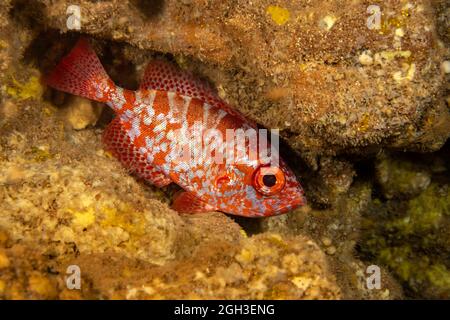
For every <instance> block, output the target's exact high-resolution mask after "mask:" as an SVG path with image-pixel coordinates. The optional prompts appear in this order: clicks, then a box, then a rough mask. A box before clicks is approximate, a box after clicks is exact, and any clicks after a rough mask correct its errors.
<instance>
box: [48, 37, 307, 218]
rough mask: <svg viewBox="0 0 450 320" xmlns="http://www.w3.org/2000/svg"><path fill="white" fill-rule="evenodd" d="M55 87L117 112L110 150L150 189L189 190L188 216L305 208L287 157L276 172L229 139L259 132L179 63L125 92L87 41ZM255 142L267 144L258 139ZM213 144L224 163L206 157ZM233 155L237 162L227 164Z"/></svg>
mask: <svg viewBox="0 0 450 320" xmlns="http://www.w3.org/2000/svg"><path fill="white" fill-rule="evenodd" d="M47 83H48V84H49V85H50V86H52V87H54V88H56V89H59V90H62V91H66V92H69V93H72V94H77V95H80V96H84V97H87V98H90V99H93V100H96V101H101V102H104V103H106V104H107V105H108V106H110V107H111V108H112V109H113V110H114V111H115V113H116V118H115V119H114V120H113V121H112V122H111V124H110V125H109V126H108V127H107V128H106V130H105V133H104V135H103V141H104V143H105V146H106V148H107V149H108V150H110V151H111V152H112V153H113V155H114V156H115V157H116V158H117V159H118V160H119V161H120V162H121V163H122V164H123V166H124V167H126V168H127V169H128V170H130V171H131V172H133V173H135V174H136V175H137V176H139V177H141V178H143V179H145V180H147V181H149V182H150V183H152V184H154V185H156V186H158V187H162V186H165V185H167V184H169V183H171V182H174V183H176V184H178V185H179V186H180V187H182V188H183V189H184V190H185V192H184V193H181V194H179V195H178V196H176V197H175V199H174V203H173V207H174V208H175V209H176V210H178V211H180V212H204V211H211V210H219V211H223V212H226V213H231V214H236V215H243V216H249V217H256V216H270V215H275V214H281V213H284V212H287V211H289V210H291V209H293V208H295V207H297V206H299V205H303V204H304V203H305V198H304V196H303V190H302V189H301V186H300V184H299V183H298V182H297V179H296V177H295V175H294V174H293V173H292V171H291V170H290V169H289V168H288V167H287V165H286V164H285V163H284V162H283V160H282V159H279V163H278V164H277V165H276V166H270V165H269V164H267V162H266V160H265V159H262V158H260V157H259V153H257V151H258V150H257V149H256V150H253V149H252V148H251V144H250V143H249V141H248V139H247V140H244V141H245V143H244V144H243V145H240V144H239V143H238V141H237V140H236V139H234V137H233V139H231V140H228V139H226V137H227V133H228V130H230V129H231V130H233V131H232V132H233V133H236V134H237V133H238V132H241V133H242V134H244V133H245V132H246V131H247V130H248V129H253V130H254V131H255V132H256V133H257V131H256V129H257V127H256V124H255V123H254V122H252V121H250V120H248V119H246V118H245V117H244V116H243V115H242V114H241V113H239V112H238V111H236V110H234V109H232V108H231V107H230V106H228V105H227V104H226V103H225V102H224V101H223V100H221V99H220V98H219V97H218V96H217V94H216V93H214V91H213V90H212V89H211V88H210V87H209V85H207V84H205V83H204V82H201V81H198V80H197V79H195V78H194V76H192V75H190V74H188V73H186V72H184V71H181V70H179V69H178V68H176V67H174V66H173V65H170V64H168V63H166V62H163V61H159V60H157V61H154V62H152V63H151V64H149V66H148V68H147V70H146V72H145V75H144V79H143V81H142V83H141V86H140V88H139V89H138V90H137V91H131V90H127V89H122V88H119V87H117V86H116V85H115V84H114V83H113V82H112V81H111V80H110V79H109V77H108V76H107V74H106V72H105V71H104V69H103V67H102V66H101V63H100V61H99V60H98V58H97V56H96V55H95V52H94V51H93V50H92V48H91V47H90V46H89V43H88V42H87V41H86V40H85V39H81V40H80V41H79V42H78V44H77V46H76V47H75V48H74V49H73V50H72V52H71V53H70V54H69V55H68V56H66V57H65V58H64V59H63V60H62V61H61V62H60V64H59V65H58V66H57V67H56V69H55V70H54V71H53V72H52V73H51V74H50V75H49V77H48V78H47ZM195 133H200V135H199V137H200V139H201V140H200V143H199V144H195V143H194V141H192V138H193V137H194V138H195V136H196V135H195ZM206 133H208V134H211V136H210V137H215V135H214V133H220V135H221V136H222V138H223V139H224V141H217V140H211V141H207V140H204V139H205V137H204V134H206ZM255 139H260V138H259V136H258V135H256V136H255ZM258 142H259V140H257V144H256V146H257V145H259V144H258ZM214 143H215V144H214ZM207 145H209V147H210V148H211V149H214V150H215V156H217V157H218V158H220V160H221V161H218V162H216V161H211V160H213V159H211V158H208V157H205V154H204V152H207V153H208V152H210V151H211V150H209V149H207V150H206V151H205V147H206V146H207ZM184 147H189V148H188V150H189V151H190V152H191V155H192V156H190V157H188V158H187V159H180V158H179V157H177V155H178V154H179V153H180V151H181V150H182V149H183V148H184ZM180 148H181V149H180ZM256 148H257V147H256ZM267 148H270V143H267ZM250 149H252V150H251V151H253V152H255V153H256V154H257V157H256V158H255V159H253V160H250V159H248V158H245V157H244V156H245V155H248V154H249V151H250ZM227 150H232V154H231V155H230V154H227ZM264 151H265V150H259V152H264ZM239 154H241V157H240V158H239V157H238V155H239ZM230 156H233V157H235V161H227V160H229V159H230ZM206 160H210V161H206Z"/></svg>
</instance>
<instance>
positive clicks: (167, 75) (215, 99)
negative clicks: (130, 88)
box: [140, 60, 256, 127]
mask: <svg viewBox="0 0 450 320" xmlns="http://www.w3.org/2000/svg"><path fill="white" fill-rule="evenodd" d="M140 89H154V90H161V91H174V92H177V93H178V94H181V95H184V96H189V97H192V98H196V99H199V100H201V101H204V102H206V103H208V104H210V105H211V106H213V107H216V108H220V109H222V110H224V111H226V112H227V113H229V114H231V115H233V116H235V117H237V118H238V119H240V120H242V121H244V122H247V123H249V124H250V125H251V126H254V127H256V124H255V123H254V122H253V121H252V120H249V119H247V118H245V117H244V115H243V114H242V113H240V112H239V111H237V110H235V109H233V108H232V107H230V106H229V105H228V104H226V103H225V102H224V101H223V100H222V99H221V98H220V97H219V96H218V95H217V93H216V92H215V90H214V89H213V88H212V87H211V86H210V85H209V84H208V83H206V82H205V81H201V80H199V79H197V78H195V77H194V76H193V75H192V74H190V73H189V72H187V71H183V70H181V69H180V68H178V67H177V66H175V65H173V64H172V63H169V62H166V61H163V60H153V61H152V62H150V63H149V64H148V66H147V68H146V70H145V73H144V77H143V79H142V82H141V85H140Z"/></svg>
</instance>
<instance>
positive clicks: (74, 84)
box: [45, 38, 114, 102]
mask: <svg viewBox="0 0 450 320" xmlns="http://www.w3.org/2000/svg"><path fill="white" fill-rule="evenodd" d="M45 82H46V83H47V85H49V86H50V87H52V88H55V89H57V90H61V91H64V92H68V93H71V94H74V95H78V96H82V97H85V98H88V99H92V100H95V101H100V102H108V101H109V100H110V99H109V94H108V92H111V90H112V89H113V87H114V83H113V82H112V81H111V79H110V78H109V77H108V75H107V74H106V71H105V69H104V68H103V66H102V64H101V63H100V60H99V59H98V57H97V55H96V53H95V51H94V50H93V49H92V47H91V46H90V44H89V41H88V40H87V39H86V38H80V40H78V42H77V44H76V45H75V47H74V48H73V49H72V51H71V52H70V53H69V54H68V55H67V56H65V57H64V58H63V59H62V60H61V62H60V63H59V64H58V65H57V66H56V68H55V69H54V70H53V71H52V72H51V73H50V74H49V75H48V76H47V77H46V78H45Z"/></svg>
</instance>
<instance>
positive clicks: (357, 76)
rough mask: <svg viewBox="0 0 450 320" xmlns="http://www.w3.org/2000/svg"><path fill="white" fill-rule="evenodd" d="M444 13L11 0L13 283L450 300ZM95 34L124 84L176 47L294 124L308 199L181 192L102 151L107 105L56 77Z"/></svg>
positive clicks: (8, 129)
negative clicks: (182, 211)
mask: <svg viewBox="0 0 450 320" xmlns="http://www.w3.org/2000/svg"><path fill="white" fill-rule="evenodd" d="M73 5H75V7H73ZM373 5H377V6H378V9H379V12H377V10H376V7H375V9H374V7H372V10H368V8H369V7H371V6H373ZM77 8H78V9H77ZM77 10H79V11H77ZM378 13H379V21H377V19H376V18H377V16H376V15H377V14H378ZM78 14H79V25H77V23H76V21H75V20H73V19H74V18H76V16H77V15H78ZM371 18H374V19H373V20H372V19H371ZM449 18H450V3H449V2H448V1H446V0H436V1H432V0H417V1H412V0H411V1H393V0H392V1H390V0H387V1H378V2H377V3H373V2H372V1H363V0H352V1H351V0H348V1H347V0H346V1H342V0H341V1H338V0H330V1H308V0H296V1H287V0H286V1H283V0H276V1H275V0H255V1H246V0H225V1H224V0H220V1H218V0H181V1H175V0H151V1H144V0H130V1H125V0H121V1H116V0H112V1H94V0H91V1H88V0H80V1H77V3H72V1H66V0H61V1H50V0H34V1H25V0H6V1H2V2H1V4H0V298H2V299H412V298H427V299H449V298H450V174H449V170H450V143H448V142H446V141H447V139H448V137H449V135H450V95H449V89H450V86H449V78H450V50H449V40H450V19H449ZM74 21H75V22H74ZM369 22H371V23H377V22H378V24H379V25H378V26H376V27H375V28H373V27H371V26H370V23H369ZM81 34H83V35H85V36H88V37H89V38H90V39H91V42H92V43H93V44H94V47H95V48H96V51H97V53H98V54H99V55H100V60H101V61H102V63H103V65H104V66H105V68H106V71H107V73H108V74H109V75H110V76H111V78H112V79H113V80H114V82H115V83H117V84H118V85H120V86H122V87H125V88H128V89H136V88H137V87H138V84H139V79H140V78H141V76H142V73H143V71H144V68H145V66H146V64H147V63H148V61H149V60H151V59H152V58H155V57H160V58H164V59H167V60H169V61H171V62H173V63H176V64H178V66H180V67H181V68H183V69H185V70H188V71H190V72H193V73H194V74H196V75H197V76H198V77H200V78H202V79H205V80H207V81H208V82H209V83H211V85H212V86H213V87H214V88H216V90H217V92H218V94H219V95H220V97H221V98H222V99H224V100H225V101H226V102H228V103H229V104H230V105H232V106H234V107H235V108H236V109H237V110H239V111H240V112H242V113H243V114H244V115H245V116H247V117H248V118H250V119H253V120H255V121H257V122H258V123H259V124H260V125H261V126H262V127H265V128H277V129H279V130H280V136H281V139H282V142H283V147H282V150H281V154H282V156H283V157H284V158H285V159H286V161H287V162H288V163H289V165H290V167H291V168H292V169H293V170H294V171H295V173H296V174H297V177H298V179H299V181H300V182H301V184H302V186H303V187H304V189H305V194H306V197H307V199H308V205H307V206H304V207H302V208H299V209H296V210H294V211H292V212H289V213H287V214H284V215H280V216H276V217H269V218H261V219H248V218H237V217H232V216H228V215H225V214H223V213H219V212H211V213H205V214H197V215H179V214H178V213H177V212H176V211H173V210H171V209H170V206H169V204H170V201H171V199H172V196H173V193H174V192H176V187H174V186H169V187H165V188H162V189H157V188H155V187H152V186H149V185H147V184H145V183H144V182H142V181H140V180H139V179H136V178H135V177H133V176H132V175H130V174H129V173H128V172H127V171H126V170H125V169H124V168H122V167H121V165H120V164H119V162H118V161H117V160H116V159H114V158H113V157H112V156H111V154H110V153H108V152H106V151H104V149H103V146H102V143H101V134H102V132H103V130H104V128H105V126H106V125H107V124H108V123H109V122H110V121H111V119H112V116H113V115H112V112H111V111H110V110H108V108H106V107H104V105H102V104H100V103H95V102H91V101H89V100H86V99H84V98H80V97H75V96H70V95H68V94H64V93H62V92H58V91H56V90H53V89H50V88H48V87H46V86H45V85H44V84H42V81H41V77H42V75H44V74H47V73H48V72H49V71H50V70H51V69H52V67H54V66H55V65H56V63H57V62H58V61H59V60H60V58H61V57H62V56H63V55H64V54H66V53H67V52H68V51H69V50H70V49H71V48H72V47H73V45H74V44H75V42H76V41H77V39H78V38H79V37H80V35H81ZM73 265H75V266H78V267H79V269H80V270H81V278H82V285H81V289H80V290H72V289H71V288H69V287H68V285H67V282H66V276H67V275H68V273H67V270H68V267H69V266H73ZM373 270H375V272H376V271H379V272H380V276H379V279H380V281H381V283H376V282H372V279H373V278H371V276H372V275H373V274H374V271H373ZM371 284H372V285H371Z"/></svg>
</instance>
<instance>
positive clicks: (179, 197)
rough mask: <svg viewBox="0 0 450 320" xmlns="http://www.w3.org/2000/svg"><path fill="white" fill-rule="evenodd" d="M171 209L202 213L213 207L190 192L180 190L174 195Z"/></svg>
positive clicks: (212, 209) (180, 211) (211, 209)
mask: <svg viewBox="0 0 450 320" xmlns="http://www.w3.org/2000/svg"><path fill="white" fill-rule="evenodd" d="M172 209H174V210H176V211H178V212H179V213H202V212H210V211H214V207H212V206H210V205H209V204H208V203H206V202H204V201H203V200H202V199H200V198H199V197H197V196H195V195H194V194H193V193H191V192H187V191H180V192H178V193H177V194H175V196H174V200H173V203H172Z"/></svg>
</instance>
